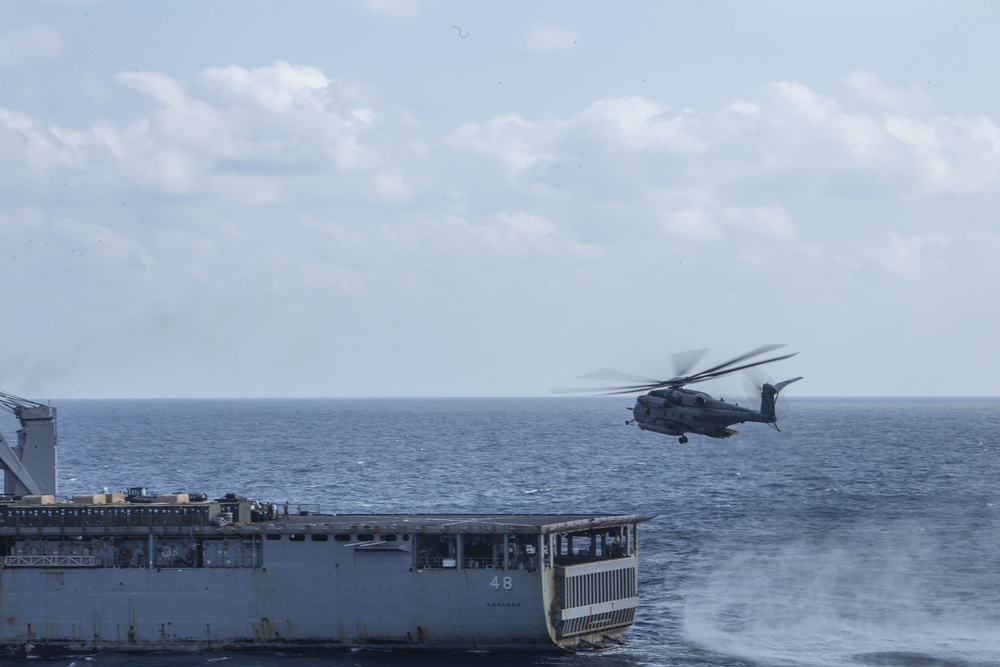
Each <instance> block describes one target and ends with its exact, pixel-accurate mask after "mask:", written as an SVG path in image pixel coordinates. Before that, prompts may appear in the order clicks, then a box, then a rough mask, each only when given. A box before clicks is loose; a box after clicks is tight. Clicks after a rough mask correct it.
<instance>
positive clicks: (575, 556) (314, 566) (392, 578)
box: [0, 503, 644, 652]
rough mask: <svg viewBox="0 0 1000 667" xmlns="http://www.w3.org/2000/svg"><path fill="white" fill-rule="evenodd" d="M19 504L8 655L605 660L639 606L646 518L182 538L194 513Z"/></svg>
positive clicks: (2, 605)
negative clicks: (547, 654)
mask: <svg viewBox="0 0 1000 667" xmlns="http://www.w3.org/2000/svg"><path fill="white" fill-rule="evenodd" d="M188 505H189V506H188V507H185V508H184V509H194V508H195V507H197V505H203V507H204V509H210V508H212V507H213V506H214V505H215V504H214V503H204V504H197V505H196V504H191V503H189V504H188ZM15 507H17V506H12V505H7V506H0V516H2V520H3V525H0V541H2V543H3V544H4V545H5V550H6V554H7V555H6V556H4V558H3V568H2V570H0V618H3V619H4V621H3V622H2V623H0V646H4V647H6V648H7V649H8V650H13V651H17V652H21V651H28V652H30V651H33V650H41V649H65V650H109V649H127V650H133V651H135V650H175V649H201V648H234V647H238V648H247V647H259V648H275V647H288V646H290V645H294V646H314V647H319V646H322V647H355V646H367V647H413V648H418V647H419V648H449V649H453V648H460V649H469V648H507V649H510V648H518V649H524V648H536V649H537V648H551V649H556V648H560V647H561V648H569V649H579V648H592V647H595V646H603V645H608V643H609V642H614V641H615V640H617V639H618V638H619V637H620V636H621V635H622V634H623V633H624V632H625V631H626V630H628V628H629V627H630V626H631V624H632V621H633V619H634V614H635V610H636V608H637V607H638V604H639V597H638V558H637V553H636V545H637V528H636V527H637V524H638V523H639V522H640V521H642V520H644V518H643V517H637V516H633V515H625V516H590V515H571V516H568V515H543V516H535V515H521V516H489V517H484V516H479V515H410V516H407V515H392V516H383V515H364V516H347V517H343V516H311V517H309V519H308V523H305V522H304V520H302V519H299V518H293V519H273V520H266V521H247V522H238V523H225V524H223V525H208V526H204V525H191V526H183V525H173V522H176V521H177V520H178V519H183V518H184V517H183V515H182V516H177V515H176V514H171V513H168V514H161V512H177V511H178V510H179V509H180V507H181V506H180V505H157V504H145V505H142V506H141V507H139V508H133V507H116V506H113V505H111V506H108V505H105V506H103V507H102V506H100V505H94V506H79V505H75V504H73V503H65V504H62V505H59V506H56V507H53V508H52V509H33V510H31V509H29V510H25V509H24V508H20V509H19V510H17V509H13V508H15ZM3 510H6V516H3V514H2V512H3ZM81 512H86V513H88V514H86V516H84V517H82V520H83V521H84V522H85V523H87V522H89V523H91V524H94V525H90V526H87V525H82V526H81V525H78V524H79V522H80V521H81V517H80V516H78V515H79V513H81ZM24 513H27V514H28V515H29V516H22V514H24ZM53 513H54V514H55V515H53ZM122 513H127V514H122ZM136 513H138V514H136ZM37 514H41V515H44V521H41V522H39V521H38V519H39V517H37V516H35V515H37ZM210 514H211V513H210V512H209V513H198V514H194V515H190V516H189V517H188V519H189V520H191V519H192V517H198V516H209V515H210ZM123 518H124V519H125V521H126V523H128V522H137V523H154V525H118V526H116V525H114V524H115V523H116V522H117V521H120V520H121V519H123ZM158 522H167V523H164V524H163V525H159V524H158ZM37 523H42V524H48V525H35V524H37ZM55 524H60V525H55ZM67 524H68V525H67Z"/></svg>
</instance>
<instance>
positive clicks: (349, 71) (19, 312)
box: [0, 0, 1000, 398]
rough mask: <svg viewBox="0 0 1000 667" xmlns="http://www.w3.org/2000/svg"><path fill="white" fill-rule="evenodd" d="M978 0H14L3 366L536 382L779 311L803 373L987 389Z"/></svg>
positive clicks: (5, 375) (63, 385)
mask: <svg viewBox="0 0 1000 667" xmlns="http://www.w3.org/2000/svg"><path fill="white" fill-rule="evenodd" d="M998 25H1000V6H997V5H996V4H994V3H989V2H969V1H963V0H958V1H953V2H902V1H899V2H895V1H886V0H874V1H872V2H850V1H848V2H838V3H820V2H799V1H791V0H789V1H774V2H693V1H692V2H670V3H665V2H623V3H613V4H612V3H603V2H602V3H598V2H546V3H530V2H514V3H496V2H452V1H447V0H441V1H434V0H428V1H426V2H406V1H403V0H399V1H393V0H378V1H371V2H353V3H349V2H343V3H331V2H294V1H290V2H281V3H278V2H252V1H250V2H247V1H240V2H226V1H219V2H211V3H205V2H170V3H138V2H117V1H114V0H103V1H101V0H94V1H86V0H74V1H64V2H57V1H50V2H47V1H44V0H41V1H38V2H18V3H4V4H2V5H0V91H2V92H0V170H2V173H3V179H2V180H0V191H2V199H0V259H2V262H0V307H2V310H3V313H4V326H3V337H2V340H0V388H3V389H4V390H5V391H9V392H12V393H15V394H19V395H23V396H29V397H35V398H38V397H132V396H137V397H142V396H152V397H169V396H382V395H386V396H410V395H416V396H523V395H546V394H547V393H548V391H549V389H550V388H551V387H565V386H571V385H574V384H576V385H580V386H585V385H586V381H581V380H578V379H576V378H578V376H580V375H582V374H585V373H587V372H589V371H593V370H595V369H597V368H602V367H612V368H618V369H621V370H623V371H627V372H631V373H637V374H640V375H646V376H655V377H659V376H669V375H671V374H672V370H673V369H672V367H671V359H670V355H671V353H674V352H679V351H684V350H690V349H694V348H703V347H709V348H711V350H712V352H711V353H710V355H709V356H708V357H706V359H705V362H706V363H707V364H708V363H712V362H714V361H719V360H722V359H725V358H728V357H732V356H735V355H737V354H739V353H741V352H743V351H746V350H749V349H751V348H754V347H757V346H758V345H761V344H764V343H774V342H778V343H787V344H788V345H789V348H788V349H790V350H796V351H799V352H800V354H799V355H798V356H796V357H794V358H793V359H790V360H787V361H783V362H780V364H776V365H774V366H773V367H770V368H769V369H768V373H769V374H771V377H772V379H775V380H781V379H785V377H791V376H795V375H804V376H806V379H805V380H804V381H803V382H801V383H798V384H796V385H795V386H794V387H793V388H791V389H789V391H793V392H794V393H796V394H799V395H813V396H837V395H846V396H851V395H876V396H877V395H991V396H995V395H1000V353H998V352H997V345H996V342H995V338H996V337H995V335H994V332H995V330H996V328H997V324H998V319H1000V318H998V315H1000V306H998V303H1000V300H998V299H997V298H996V296H995V292H996V291H997V288H998V287H1000V268H998V266H997V258H998V257H1000V224H998V222H1000V221H998V217H1000V214H998V211H1000V206H998V204H1000V197H998V191H1000V92H998V89H997V88H996V86H995V85H993V80H994V79H995V76H993V72H992V69H993V68H994V67H995V66H994V64H993V63H994V62H995V61H996V56H997V48H996V46H995V44H994V42H995V39H994V36H995V34H996V31H997V27H998ZM726 382H731V383H732V384H730V385H727V384H726ZM720 383H721V384H719V385H715V384H708V385H703V386H702V387H700V388H704V389H706V390H709V391H714V392H715V393H724V394H731V393H732V392H733V391H735V390H736V387H740V383H739V382H738V381H736V380H731V381H720ZM739 391H742V389H739Z"/></svg>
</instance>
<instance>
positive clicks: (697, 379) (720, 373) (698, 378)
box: [688, 352, 798, 384]
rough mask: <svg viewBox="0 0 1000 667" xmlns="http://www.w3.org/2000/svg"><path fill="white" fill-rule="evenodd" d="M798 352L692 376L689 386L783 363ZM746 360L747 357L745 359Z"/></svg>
mask: <svg viewBox="0 0 1000 667" xmlns="http://www.w3.org/2000/svg"><path fill="white" fill-rule="evenodd" d="M796 354H798V352H792V353H791V354H783V355H781V356H780V357H772V358H770V359H764V360H763V361H755V362H753V363H752V364H744V365H742V366H736V367H735V368H726V369H723V370H718V371H715V372H714V373H708V372H703V373H699V374H698V375H692V376H691V378H690V379H689V380H688V384H691V383H694V382H704V381H705V380H711V379H712V378H717V377H722V376H723V375H729V374H730V373H735V372H737V371H741V370H743V369H744V368H753V367H754V366H762V365H764V364H770V363H773V362H775V361H781V360H782V359H788V358H789V357H794V356H795V355H796ZM744 358H745V357H744Z"/></svg>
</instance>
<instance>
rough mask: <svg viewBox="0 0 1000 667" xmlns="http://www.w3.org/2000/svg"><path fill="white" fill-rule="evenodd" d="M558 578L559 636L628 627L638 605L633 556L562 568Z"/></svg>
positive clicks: (636, 577) (557, 617)
mask: <svg viewBox="0 0 1000 667" xmlns="http://www.w3.org/2000/svg"><path fill="white" fill-rule="evenodd" d="M562 570H563V573H562V574H563V576H562V577H559V576H557V577H556V602H557V611H556V614H555V618H554V619H553V620H554V621H555V625H556V629H557V631H558V633H559V636H560V637H569V636H572V635H580V634H588V633H593V632H599V631H601V630H607V629H610V628H616V627H620V626H629V625H631V624H632V622H633V621H634V620H635V610H636V607H638V606H639V579H638V577H639V574H638V567H637V563H636V560H635V559H634V558H627V559H618V560H613V561H600V562H596V563H587V564H583V565H570V566H567V567H565V568H562Z"/></svg>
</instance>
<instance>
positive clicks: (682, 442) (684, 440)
mask: <svg viewBox="0 0 1000 667" xmlns="http://www.w3.org/2000/svg"><path fill="white" fill-rule="evenodd" d="M687 441H688V437H687V436H686V435H682V436H681V437H679V438H677V442H679V443H681V444H682V445H686V444H687Z"/></svg>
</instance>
